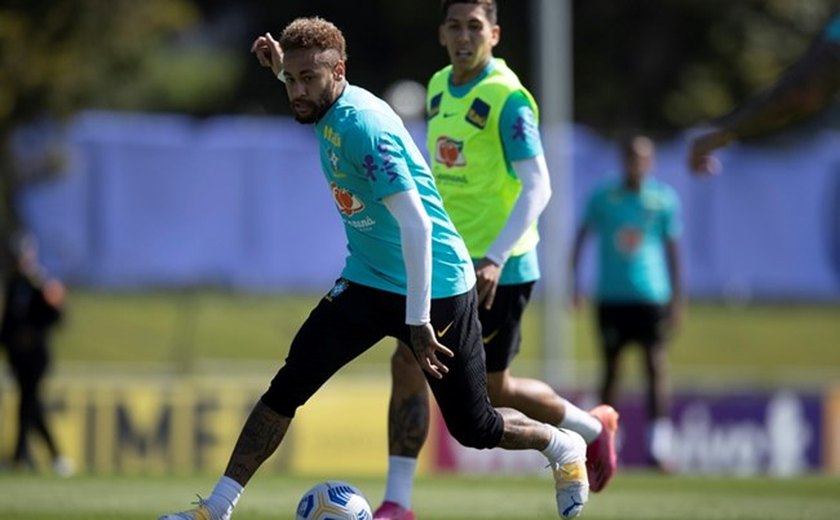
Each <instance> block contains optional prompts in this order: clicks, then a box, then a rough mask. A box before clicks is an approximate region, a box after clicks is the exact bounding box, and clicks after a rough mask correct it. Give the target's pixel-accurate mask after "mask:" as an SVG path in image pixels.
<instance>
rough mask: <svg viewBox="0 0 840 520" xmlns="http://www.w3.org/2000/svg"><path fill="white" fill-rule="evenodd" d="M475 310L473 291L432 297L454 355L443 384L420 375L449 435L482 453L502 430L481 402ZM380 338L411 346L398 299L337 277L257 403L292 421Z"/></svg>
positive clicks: (441, 334)
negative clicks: (460, 435) (461, 436)
mask: <svg viewBox="0 0 840 520" xmlns="http://www.w3.org/2000/svg"><path fill="white" fill-rule="evenodd" d="M476 305H477V296H476V292H475V290H471V291H469V292H467V293H464V294H461V295H458V296H453V297H450V298H438V299H433V300H432V305H431V324H432V327H433V328H434V329H435V331H436V333H437V335H438V341H440V342H441V343H442V344H444V345H446V346H447V347H448V348H449V349H450V350H452V351H453V352H454V353H455V357H453V358H448V357H446V356H442V357H441V361H443V363H444V364H445V365H446V366H447V367H448V368H449V372H448V373H447V374H444V376H443V378H442V379H435V378H433V377H431V376H430V375H429V374H427V373H426V372H425V371H424V374H425V375H426V379H427V381H428V382H429V386H430V388H431V389H432V393H433V394H434V396H435V399H436V400H437V403H438V406H439V407H440V410H441V413H442V415H443V417H444V419H445V420H446V424H447V426H448V427H449V429H450V431H452V432H453V434H454V431H459V432H467V433H468V434H469V435H471V436H472V435H475V436H476V437H478V439H477V440H475V442H476V443H478V446H475V447H488V448H489V447H494V446H497V445H498V443H499V441H500V440H501V436H502V432H503V428H504V425H503V422H502V418H501V416H500V415H499V414H498V412H496V410H495V409H494V408H493V407H492V406H491V405H490V400H489V398H488V397H487V374H486V369H485V365H484V349H483V348H482V344H481V325H480V323H479V321H478V314H477V309H476ZM386 336H390V337H394V338H397V339H399V340H401V341H403V342H404V343H406V344H408V345H410V334H409V328H408V326H407V325H406V324H405V296H401V295H398V294H394V293H391V292H387V291H382V290H379V289H374V288H371V287H367V286H364V285H359V284H356V283H353V282H349V281H347V280H344V279H339V280H338V281H337V282H336V285H335V286H334V287H333V289H332V290H331V291H330V292H329V293H328V294H327V295H326V296H324V298H322V299H321V301H320V302H319V303H318V305H317V306H316V307H315V309H313V311H312V312H311V313H310V315H309V317H308V318H307V319H306V321H305V322H304V323H303V325H302V326H301V328H300V330H299V331H298V333H297V335H296V336H295V339H294V340H293V341H292V345H291V347H290V348H289V354H288V357H287V358H286V363H285V364H284V365H283V366H282V367H281V368H280V370H279V371H278V372H277V375H276V376H275V377H274V379H273V380H272V381H271V386H270V387H269V389H268V391H267V392H266V393H265V394H264V395H263V397H262V401H263V403H264V404H265V405H266V406H268V407H269V408H271V409H273V410H275V411H276V412H278V413H280V414H282V415H285V416H287V417H294V415H295V411H296V410H297V408H298V407H299V406H301V405H303V404H304V403H305V402H306V401H307V400H308V399H309V398H310V397H311V396H312V395H313V394H314V393H315V392H316V391H317V390H318V389H319V388H320V387H321V386H322V385H323V384H324V383H325V382H327V380H328V379H329V378H330V377H331V376H332V375H333V374H335V373H336V372H337V371H338V370H339V369H340V368H341V367H343V366H344V365H346V364H347V363H349V362H350V361H352V360H353V359H355V358H356V357H357V356H359V355H360V354H362V353H363V352H365V351H366V350H367V349H369V348H370V347H371V346H373V345H374V344H375V343H377V342H378V341H380V340H381V339H383V338H384V337H386ZM453 430H454V431H453ZM471 440H473V439H471Z"/></svg>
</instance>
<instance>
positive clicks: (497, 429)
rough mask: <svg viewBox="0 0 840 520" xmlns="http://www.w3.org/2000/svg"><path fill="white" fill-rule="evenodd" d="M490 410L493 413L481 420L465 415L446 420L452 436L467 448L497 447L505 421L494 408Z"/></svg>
mask: <svg viewBox="0 0 840 520" xmlns="http://www.w3.org/2000/svg"><path fill="white" fill-rule="evenodd" d="M490 410H492V413H488V414H485V415H486V417H484V418H482V419H479V420H476V419H475V418H466V419H465V418H464V417H457V418H455V419H452V420H446V427H447V429H448V430H449V433H450V434H451V435H452V437H453V438H454V439H455V440H456V441H458V443H459V444H461V445H463V446H466V447H467V448H476V449H479V450H482V449H490V448H495V447H497V446H498V445H499V442H500V440H501V438H502V433H503V430H504V422H503V421H502V418H501V416H500V415H499V414H498V413H497V412H496V411H495V410H494V409H492V408H491V409H490Z"/></svg>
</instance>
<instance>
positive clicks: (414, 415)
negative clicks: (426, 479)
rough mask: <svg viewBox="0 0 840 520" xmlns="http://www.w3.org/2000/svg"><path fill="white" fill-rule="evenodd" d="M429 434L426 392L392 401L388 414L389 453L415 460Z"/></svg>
mask: <svg viewBox="0 0 840 520" xmlns="http://www.w3.org/2000/svg"><path fill="white" fill-rule="evenodd" d="M428 433H429V400H428V397H427V396H426V392H425V391H424V392H421V393H419V394H412V395H410V396H408V397H406V398H405V399H402V400H399V401H396V400H395V401H393V402H392V404H391V408H390V410H389V413H388V438H389V439H390V446H389V447H388V448H389V453H390V454H391V455H397V456H400V457H413V458H417V455H418V454H419V453H420V448H422V447H423V443H424V442H426V435H427V434H428Z"/></svg>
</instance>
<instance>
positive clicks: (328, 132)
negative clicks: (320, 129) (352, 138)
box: [324, 125, 341, 148]
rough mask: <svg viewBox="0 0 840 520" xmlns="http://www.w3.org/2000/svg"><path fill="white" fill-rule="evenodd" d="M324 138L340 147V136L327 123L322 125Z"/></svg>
mask: <svg viewBox="0 0 840 520" xmlns="http://www.w3.org/2000/svg"><path fill="white" fill-rule="evenodd" d="M324 139H326V140H327V141H329V142H331V143H332V144H333V145H334V146H336V147H337V148H341V136H340V135H339V134H338V132H336V131H335V130H333V129H332V127H331V126H329V125H327V126H325V127H324Z"/></svg>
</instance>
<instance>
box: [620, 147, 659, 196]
mask: <svg viewBox="0 0 840 520" xmlns="http://www.w3.org/2000/svg"><path fill="white" fill-rule="evenodd" d="M652 168H653V146H652V145H651V144H650V142H649V141H647V140H640V141H637V142H635V143H633V146H632V148H631V149H630V150H628V152H627V155H626V157H625V158H624V169H625V171H626V174H627V180H628V181H629V182H630V184H631V185H632V186H639V185H640V184H641V183H642V181H644V179H645V177H647V174H648V172H649V171H650V170H651V169H652Z"/></svg>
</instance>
